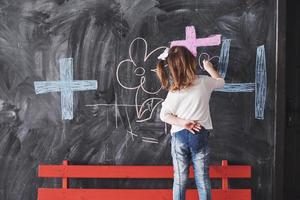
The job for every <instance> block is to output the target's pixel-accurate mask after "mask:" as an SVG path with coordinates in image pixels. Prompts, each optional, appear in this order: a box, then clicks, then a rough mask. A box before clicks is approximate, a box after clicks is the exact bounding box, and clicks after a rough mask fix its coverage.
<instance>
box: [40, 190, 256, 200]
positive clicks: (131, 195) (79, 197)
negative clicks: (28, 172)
mask: <svg viewBox="0 0 300 200" xmlns="http://www.w3.org/2000/svg"><path fill="white" fill-rule="evenodd" d="M186 197H187V198H186V199H194V200H195V199H198V195H197V190H196V189H188V190H187V196H186ZM53 199H55V200H85V199H88V200H103V199H105V200H120V199H122V200H153V199H155V200H168V199H169V200H171V199H172V189H77V188H76V189H75V188H73V189H70V188H69V189H56V188H53V189H49V188H39V189H38V200H53ZM212 199H213V200H251V190H249V189H229V190H220V189H212Z"/></svg>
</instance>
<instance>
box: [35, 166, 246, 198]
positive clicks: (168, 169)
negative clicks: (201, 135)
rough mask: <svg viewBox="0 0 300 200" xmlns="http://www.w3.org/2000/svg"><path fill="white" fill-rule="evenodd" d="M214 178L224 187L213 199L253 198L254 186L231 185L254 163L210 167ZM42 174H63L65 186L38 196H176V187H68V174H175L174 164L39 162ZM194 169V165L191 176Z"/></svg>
mask: <svg viewBox="0 0 300 200" xmlns="http://www.w3.org/2000/svg"><path fill="white" fill-rule="evenodd" d="M209 175H210V178H221V179H222V188H221V189H212V199H213V200H251V189H230V188H229V187H228V178H251V166H248V165H228V161H227V160H223V161H222V165H221V166H210V167H209ZM38 176H39V177H47V178H62V188H38V200H100V199H101V200H165V199H170V200H171V199H172V189H120V188H119V189H82V188H68V178H113V179H114V178H131V179H135V178H142V179H144V178H145V179H156V178H159V179H161V178H166V179H172V178H173V167H172V166H115V165H114V166H107V165H68V161H67V160H64V161H63V164H62V165H39V168H38ZM193 177H194V173H193V169H192V167H191V168H190V175H189V178H193ZM186 197H187V200H196V199H198V194H197V190H196V189H188V190H187V196H186Z"/></svg>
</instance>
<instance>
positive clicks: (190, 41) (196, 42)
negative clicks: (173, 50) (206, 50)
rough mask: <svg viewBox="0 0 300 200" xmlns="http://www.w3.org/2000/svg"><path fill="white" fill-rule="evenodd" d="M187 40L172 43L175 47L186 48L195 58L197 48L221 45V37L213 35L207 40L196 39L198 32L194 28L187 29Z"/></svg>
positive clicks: (188, 27)
mask: <svg viewBox="0 0 300 200" xmlns="http://www.w3.org/2000/svg"><path fill="white" fill-rule="evenodd" d="M185 34H186V36H185V37H186V39H185V40H176V41H173V42H171V45H170V46H171V47H173V46H185V47H186V48H187V49H188V50H189V51H190V52H191V53H192V54H193V55H194V56H195V57H196V56H197V47H201V46H202V47H203V46H216V45H219V44H221V35H220V34H219V35H213V36H209V37H207V38H196V31H195V27H194V26H187V27H185Z"/></svg>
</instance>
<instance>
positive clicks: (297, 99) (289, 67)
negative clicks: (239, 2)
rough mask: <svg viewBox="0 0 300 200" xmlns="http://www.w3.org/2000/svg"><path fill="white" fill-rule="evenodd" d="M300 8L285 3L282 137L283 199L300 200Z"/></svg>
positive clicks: (293, 4) (290, 3)
mask: <svg viewBox="0 0 300 200" xmlns="http://www.w3.org/2000/svg"><path fill="white" fill-rule="evenodd" d="M297 9H299V5H297V4H296V3H295V2H292V1H289V2H287V21H286V23H287V30H286V36H287V40H286V44H287V46H286V112H287V120H286V136H285V138H286V139H285V174H284V177H285V180H284V186H285V187H284V189H285V190H284V199H290V200H297V199H300V189H299V187H298V184H297V183H298V180H299V178H300V172H299V169H298V166H299V165H300V161H299V153H300V64H299V62H298V58H299V56H300V48H299V46H300V37H299V31H300V22H299V21H297V20H295V19H298V18H299V17H300V14H299V12H297Z"/></svg>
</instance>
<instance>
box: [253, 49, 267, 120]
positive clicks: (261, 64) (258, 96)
mask: <svg viewBox="0 0 300 200" xmlns="http://www.w3.org/2000/svg"><path fill="white" fill-rule="evenodd" d="M255 71H256V73H255V83H256V85H255V118H257V119H264V111H265V103H266V96H267V72H266V71H267V70H266V53H265V46H264V45H261V46H259V47H257V50H256V70H255Z"/></svg>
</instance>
